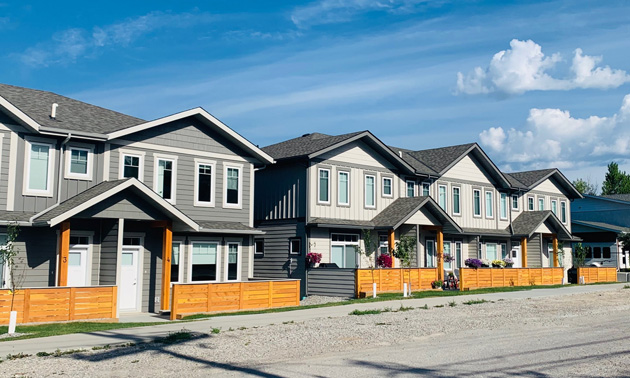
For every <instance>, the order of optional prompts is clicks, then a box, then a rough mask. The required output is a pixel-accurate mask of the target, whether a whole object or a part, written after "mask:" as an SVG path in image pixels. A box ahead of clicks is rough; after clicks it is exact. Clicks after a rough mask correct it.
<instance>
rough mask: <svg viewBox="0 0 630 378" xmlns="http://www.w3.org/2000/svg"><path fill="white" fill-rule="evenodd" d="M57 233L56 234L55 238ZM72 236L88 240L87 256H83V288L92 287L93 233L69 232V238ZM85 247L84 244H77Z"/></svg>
mask: <svg viewBox="0 0 630 378" xmlns="http://www.w3.org/2000/svg"><path fill="white" fill-rule="evenodd" d="M58 235H59V233H57V236H58ZM73 236H85V237H87V238H88V244H87V247H88V249H87V254H86V256H85V269H86V272H85V286H92V264H93V263H92V253H93V251H94V232H93V231H72V230H70V237H73ZM77 245H86V244H77Z"/></svg>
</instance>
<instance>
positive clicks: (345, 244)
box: [329, 232, 361, 269]
mask: <svg viewBox="0 0 630 378" xmlns="http://www.w3.org/2000/svg"><path fill="white" fill-rule="evenodd" d="M333 235H343V236H351V237H353V238H354V237H356V239H357V241H346V240H344V241H333ZM349 245H351V246H355V247H356V248H355V250H354V253H355V256H354V264H355V266H353V267H346V268H351V269H355V268H359V267H360V266H361V256H360V253H359V248H360V246H361V235H359V234H353V233H348V232H332V233H331V234H330V256H329V261H331V262H332V261H333V256H332V247H333V246H343V247H344V250H343V253H344V256H343V257H344V259H343V261H344V265H345V261H346V256H347V247H348V246H349ZM340 268H343V267H340Z"/></svg>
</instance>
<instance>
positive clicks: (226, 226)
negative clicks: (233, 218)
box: [195, 220, 263, 234]
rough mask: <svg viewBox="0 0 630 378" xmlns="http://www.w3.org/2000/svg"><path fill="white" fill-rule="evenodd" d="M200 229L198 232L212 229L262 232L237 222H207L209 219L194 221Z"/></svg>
mask: <svg viewBox="0 0 630 378" xmlns="http://www.w3.org/2000/svg"><path fill="white" fill-rule="evenodd" d="M195 222H197V224H199V226H201V229H200V230H199V232H211V231H212V230H221V231H235V232H243V233H252V234H262V233H263V232H262V231H260V230H257V229H255V228H253V227H249V226H246V225H244V224H242V223H239V222H209V221H197V220H196V221H195Z"/></svg>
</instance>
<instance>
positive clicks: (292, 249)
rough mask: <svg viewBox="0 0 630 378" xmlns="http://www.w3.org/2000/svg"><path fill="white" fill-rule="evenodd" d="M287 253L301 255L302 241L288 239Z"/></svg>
mask: <svg viewBox="0 0 630 378" xmlns="http://www.w3.org/2000/svg"><path fill="white" fill-rule="evenodd" d="M289 253H290V254H292V255H299V254H300V253H302V239H300V238H292V239H289Z"/></svg>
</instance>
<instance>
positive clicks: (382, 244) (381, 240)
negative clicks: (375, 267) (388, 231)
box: [378, 235, 389, 255]
mask: <svg viewBox="0 0 630 378" xmlns="http://www.w3.org/2000/svg"><path fill="white" fill-rule="evenodd" d="M378 251H379V254H381V255H388V254H389V242H388V240H387V235H379V236H378Z"/></svg>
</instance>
